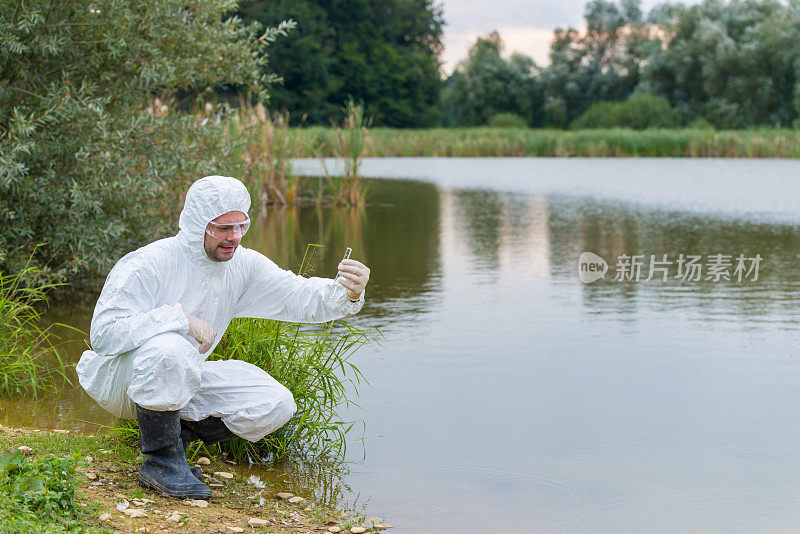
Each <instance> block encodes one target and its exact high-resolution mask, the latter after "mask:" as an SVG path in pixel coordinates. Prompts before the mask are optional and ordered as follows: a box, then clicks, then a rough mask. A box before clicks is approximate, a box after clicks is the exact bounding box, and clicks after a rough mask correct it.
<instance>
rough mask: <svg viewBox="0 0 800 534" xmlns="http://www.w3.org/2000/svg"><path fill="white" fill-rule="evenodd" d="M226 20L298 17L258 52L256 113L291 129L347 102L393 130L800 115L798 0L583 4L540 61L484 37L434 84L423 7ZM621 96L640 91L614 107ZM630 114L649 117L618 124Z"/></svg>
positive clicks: (433, 21) (314, 7) (292, 5)
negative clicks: (268, 95)
mask: <svg viewBox="0 0 800 534" xmlns="http://www.w3.org/2000/svg"><path fill="white" fill-rule="evenodd" d="M239 13H240V14H241V15H242V16H243V17H244V18H245V19H252V20H256V21H259V22H261V23H263V24H266V25H268V26H269V25H275V24H277V23H278V22H280V21H281V20H286V19H293V20H295V21H297V23H298V27H297V30H296V31H294V32H293V33H292V34H291V35H290V36H289V37H288V38H287V39H286V40H284V41H281V42H279V43H277V44H276V45H275V46H274V47H273V48H272V49H271V54H272V59H271V61H272V66H273V68H274V69H275V71H276V72H278V73H279V74H281V75H282V76H283V78H284V81H283V84H282V85H278V86H276V87H275V89H274V91H273V94H272V100H271V103H270V106H271V109H273V110H286V111H288V112H289V114H290V116H291V121H292V123H293V124H298V123H302V124H322V125H328V124H329V123H330V122H331V121H335V120H338V119H340V118H341V107H342V105H343V103H344V102H345V101H346V100H348V99H349V98H352V99H354V100H355V101H361V102H364V104H365V106H366V110H367V114H368V115H371V116H372V117H373V124H374V125H376V126H394V127H429V126H434V125H445V126H476V125H484V124H490V123H491V121H492V118H493V117H495V116H497V115H500V114H502V115H503V116H502V117H501V118H500V121H499V122H498V124H509V122H508V120H509V115H511V116H514V117H517V118H518V122H520V123H523V124H526V125H528V126H531V127H555V128H568V127H571V126H572V127H607V126H614V125H620V124H622V125H632V126H636V127H645V126H662V127H669V126H683V125H687V124H693V125H702V126H711V125H713V126H714V127H717V128H745V127H749V126H754V125H764V126H782V127H793V126H796V124H797V119H798V108H800V79H799V74H798V73H799V72H800V39H799V38H798V36H799V35H800V2H798V0H787V1H785V2H782V1H779V0H730V1H725V0H705V1H704V2H702V3H700V4H695V5H691V6H687V5H682V4H679V3H664V4H661V5H658V6H656V7H655V8H653V9H652V10H650V12H649V13H644V12H643V10H642V8H641V4H640V1H639V0H618V1H612V0H591V1H589V2H588V3H587V4H586V6H585V10H584V17H585V22H586V29H585V30H583V31H579V30H577V29H575V28H571V27H568V28H557V29H556V30H555V31H554V33H553V40H552V44H551V48H550V64H549V65H547V66H539V65H537V64H536V63H535V62H534V61H533V60H532V59H531V58H530V57H527V56H525V55H523V54H513V55H511V56H510V57H506V56H505V55H504V54H503V42H502V39H501V36H500V35H499V34H497V33H492V34H490V35H488V36H486V37H484V38H481V39H478V41H477V42H476V43H475V44H474V45H473V46H472V48H471V50H470V51H469V55H468V57H467V58H465V59H464V60H462V61H461V62H460V63H459V64H458V66H457V68H456V69H455V72H453V74H452V75H450V76H449V77H447V78H446V79H444V80H443V79H442V78H443V76H442V73H441V64H440V60H439V56H440V53H441V49H442V45H441V37H442V25H443V19H442V13H441V11H440V10H439V9H437V7H436V6H435V5H434V3H433V1H432V0H373V1H370V2H367V1H366V0H325V1H322V0H257V1H247V2H244V3H243V4H242V5H241V6H240V8H239ZM634 94H637V95H645V96H637V97H636V98H634V99H633V100H632V101H628V97H630V96H631V95H634ZM610 102H619V103H621V104H620V105H616V106H611V105H609V104H607V103H610ZM598 103H603V104H601V105H599V107H595V108H594V109H592V110H591V113H589V114H588V115H587V116H586V117H583V118H581V117H582V116H583V115H584V114H585V113H587V112H588V111H589V110H590V109H591V108H592V106H593V105H596V104H598ZM642 115H643V116H645V117H649V118H650V119H646V120H638V122H636V121H634V123H631V122H630V120H629V119H630V118H631V117H639V116H642ZM579 118H581V120H578V119H579ZM651 119H652V120H651ZM512 123H513V121H512Z"/></svg>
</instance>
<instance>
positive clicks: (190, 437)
mask: <svg viewBox="0 0 800 534" xmlns="http://www.w3.org/2000/svg"><path fill="white" fill-rule="evenodd" d="M198 439H200V436H198V435H197V434H195V433H194V432H192V431H191V430H189V429H188V428H187V427H186V421H184V420H183V419H181V442H182V443H183V452H184V453H186V451H188V450H189V444H190V443H191V442H193V441H197V440H198ZM189 471H191V472H192V474H193V475H194V478H196V479H197V480H199V481H200V482H202V481H203V471H202V470H201V469H200V468H199V467H197V466H196V465H190V466H189Z"/></svg>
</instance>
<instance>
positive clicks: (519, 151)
mask: <svg viewBox="0 0 800 534" xmlns="http://www.w3.org/2000/svg"><path fill="white" fill-rule="evenodd" d="M288 133H289V137H290V139H291V143H292V147H293V153H294V157H305V158H309V157H331V156H335V155H336V154H334V151H333V149H332V148H331V147H332V145H335V143H336V139H337V130H336V129H335V128H323V127H307V128H290V129H288ZM362 156H363V157H481V156H483V157H492V156H494V157H498V156H500V157H502V156H514V157H525V156H527V157H535V156H538V157H677V158H717V157H719V158H800V130H794V129H758V130H756V129H753V130H727V131H716V130H695V129H674V130H673V129H650V130H630V129H612V130H544V129H525V128H488V127H476V128H434V129H426V130H404V129H394V128H372V129H370V130H368V131H367V134H366V146H365V152H364V153H363V154H362Z"/></svg>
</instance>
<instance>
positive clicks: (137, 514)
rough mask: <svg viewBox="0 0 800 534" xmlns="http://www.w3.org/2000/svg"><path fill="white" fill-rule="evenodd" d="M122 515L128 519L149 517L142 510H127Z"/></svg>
mask: <svg viewBox="0 0 800 534" xmlns="http://www.w3.org/2000/svg"><path fill="white" fill-rule="evenodd" d="M122 513H123V514H125V515H127V516H128V517H147V513H146V512H145V511H144V510H143V509H142V508H125V509H124V510H123V511H122Z"/></svg>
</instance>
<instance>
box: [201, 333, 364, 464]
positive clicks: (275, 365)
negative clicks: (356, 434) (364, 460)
mask: <svg viewBox="0 0 800 534" xmlns="http://www.w3.org/2000/svg"><path fill="white" fill-rule="evenodd" d="M369 341H370V338H369V336H368V335H367V333H366V332H364V331H363V330H360V329H358V328H356V327H354V326H352V325H349V324H347V323H344V322H330V323H325V324H323V325H300V324H288V323H282V322H280V321H267V320H262V319H237V320H235V321H234V322H233V323H232V324H231V326H230V327H229V329H228V331H227V332H226V333H225V337H224V338H223V339H222V341H221V342H220V344H219V346H218V347H217V349H215V351H214V354H212V355H211V358H210V359H212V360H225V359H238V360H242V361H246V362H249V363H252V364H254V365H256V366H258V367H260V368H261V369H264V370H265V371H266V372H267V373H269V374H270V376H272V377H273V378H275V379H276V380H277V381H278V382H280V383H281V384H283V385H284V386H286V387H287V388H288V389H289V391H291V392H292V395H293V396H294V400H295V402H296V403H297V413H296V414H295V415H294V417H292V419H291V420H289V422H288V423H287V424H286V425H284V426H283V427H281V428H280V429H278V430H277V431H275V432H273V433H272V434H270V435H268V436H266V437H265V438H264V439H262V440H261V441H259V442H256V443H251V442H249V441H247V440H243V439H240V438H234V439H232V440H229V441H226V442H223V443H221V444H220V445H219V447H221V450H222V451H225V452H228V454H229V455H231V456H233V457H234V458H236V459H246V458H248V457H249V458H251V459H252V460H253V461H260V460H265V459H282V458H287V457H289V456H293V457H310V458H320V457H325V456H333V457H338V456H341V455H343V453H344V451H345V448H346V439H345V438H346V434H347V433H348V431H349V430H350V429H351V428H352V427H353V423H348V422H345V421H342V420H341V419H340V418H339V416H338V413H337V407H338V406H339V405H341V404H348V403H351V402H352V401H350V400H349V399H348V398H347V387H348V385H351V386H353V387H356V386H357V385H358V384H360V383H361V382H366V380H365V379H364V376H363V375H362V374H361V371H359V370H358V368H357V367H356V366H355V365H353V364H352V363H351V362H349V361H348V359H349V357H350V356H351V355H352V354H353V353H354V352H355V351H356V350H357V349H358V348H359V347H361V346H362V345H364V344H366V343H369Z"/></svg>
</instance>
